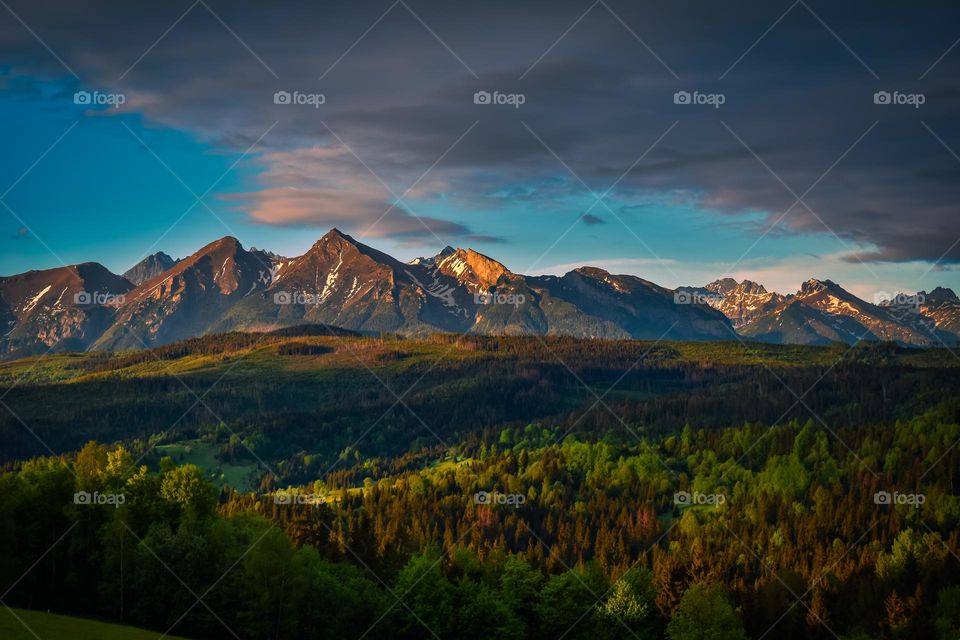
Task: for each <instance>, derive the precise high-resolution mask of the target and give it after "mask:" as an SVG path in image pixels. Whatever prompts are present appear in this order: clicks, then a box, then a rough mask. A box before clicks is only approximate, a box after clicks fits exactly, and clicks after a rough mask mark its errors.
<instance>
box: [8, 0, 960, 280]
mask: <svg viewBox="0 0 960 640" xmlns="http://www.w3.org/2000/svg"><path fill="white" fill-rule="evenodd" d="M958 17H960V7H957V6H956V3H950V2H927V3H919V4H910V5H909V6H908V5H906V4H904V3H897V2H869V3H867V2H860V3H858V2H849V3H842V5H839V6H838V5H837V3H829V2H818V1H813V0H796V1H795V2H793V3H792V4H791V3H790V2H789V1H785V2H769V1H766V2H759V1H743V2H733V3H723V4H722V5H719V4H716V3H707V2H702V1H696V2H693V1H688V0H680V1H678V2H671V3H665V2H656V3H654V2H636V1H634V2H619V1H616V0H596V1H594V2H593V3H591V2H590V1H589V0H588V1H585V2H572V1H568V0H552V1H550V2H539V1H536V0H529V1H525V2H522V3H518V2H500V1H498V0H485V1H484V2H479V3H460V2H439V1H436V0H430V1H426V0H386V1H384V2H379V1H377V2H362V3H342V2H305V1H304V2H299V1H296V0H290V1H284V2H280V3H262V2H249V1H247V0H234V1H232V2H225V1H223V2H221V1H215V0H185V1H183V2H165V3H129V2H111V1H102V2H96V3H76V2H65V1H61V0H56V1H54V0H31V1H30V2H26V1H25V0H5V4H4V5H3V7H2V8H0V118H2V123H3V131H4V136H3V146H2V148H3V153H2V154H0V274H2V275H10V274H13V273H18V272H22V271H26V270H30V269H43V268H52V267H57V266H61V265H63V264H74V263H78V262H85V261H97V262H101V263H102V264H104V265H105V266H107V267H108V268H110V269H111V270H113V271H116V272H122V271H124V270H125V269H127V268H129V267H130V266H131V265H132V264H134V263H135V262H137V261H138V260H139V259H141V258H142V257H144V256H145V255H148V254H150V253H153V252H156V251H160V250H162V251H165V252H167V253H168V254H170V255H172V256H174V257H182V256H186V255H189V254H191V253H193V252H194V251H196V250H197V249H198V248H200V247H201V246H203V245H204V244H206V243H208V242H211V241H213V240H215V239H217V238H219V237H222V236H224V235H233V236H236V237H237V238H239V239H240V240H241V242H242V243H243V244H244V246H247V247H249V246H256V247H258V248H263V249H268V250H271V251H274V252H276V253H279V254H281V255H287V256H295V255H299V254H301V253H303V252H304V251H306V250H307V249H308V248H309V247H310V246H311V245H312V244H313V243H314V242H315V241H316V240H317V239H318V238H319V237H320V236H321V235H323V233H325V232H326V231H327V230H328V229H330V228H331V227H337V228H339V229H341V230H342V231H344V232H346V233H350V234H351V235H353V236H354V237H356V238H357V239H359V240H361V241H363V242H366V243H367V244H370V245H372V246H375V247H377V248H379V249H381V250H384V251H387V252H388V253H391V254H392V255H395V256H396V257H398V258H401V259H411V258H413V257H416V256H421V255H432V254H435V253H437V252H438V251H439V250H440V249H441V248H442V247H443V246H445V245H452V246H459V247H472V248H474V249H476V250H478V251H481V252H483V253H485V254H487V255H490V256H492V257H495V258H497V259H499V260H501V261H502V262H504V263H505V264H506V265H507V266H508V267H509V268H510V269H512V270H514V271H516V272H519V273H528V274H540V273H555V274H561V273H564V272H566V271H568V270H570V269H572V268H575V267H577V266H580V265H584V264H590V265H594V266H600V267H603V268H605V269H608V270H610V271H612V272H616V273H630V274H635V275H638V276H641V277H644V278H647V279H649V280H652V281H654V282H657V283H659V284H662V285H664V286H668V287H676V286H680V285H697V284H705V283H707V282H709V281H712V280H714V279H717V278H719V277H725V276H729V277H735V278H737V279H742V278H749V279H752V280H755V281H758V282H761V283H763V284H764V285H766V286H767V288H768V289H771V290H778V291H783V292H791V291H795V290H796V289H797V288H798V287H799V285H800V283H801V282H803V281H804V280H806V279H807V278H810V277H816V278H821V279H831V280H834V281H836V282H838V283H840V284H841V285H843V286H844V287H846V288H847V289H849V290H851V291H853V292H854V293H857V294H858V295H861V296H864V297H872V296H876V295H877V294H879V293H881V292H896V291H908V292H913V291H917V290H930V289H932V288H933V287H935V286H938V285H943V286H950V287H953V288H955V289H958V290H960V274H958V271H957V265H958V262H960V242H958V241H960V215H958V213H960V211H958V208H957V202H958V198H957V195H958V193H957V192H958V190H960V157H958V155H957V152H960V124H958V123H957V121H956V117H955V116H956V113H958V109H957V107H958V106H960V90H958V88H957V82H956V80H957V77H958V72H960V46H957V43H958V39H960V26H958V25H960V20H958Z"/></svg>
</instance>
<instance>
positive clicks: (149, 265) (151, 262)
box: [123, 251, 180, 285]
mask: <svg viewBox="0 0 960 640" xmlns="http://www.w3.org/2000/svg"><path fill="white" fill-rule="evenodd" d="M178 262H180V261H179V260H174V259H173V258H171V257H170V256H168V255H167V254H165V253H164V252H163V251H159V252H157V253H155V254H153V255H150V256H147V257H146V258H144V259H143V260H141V261H140V262H138V263H137V264H135V265H133V266H132V267H130V268H129V269H127V270H126V271H124V272H123V277H124V278H126V279H127V280H129V281H130V282H132V283H133V284H134V285H138V284H140V283H142V282H146V281H147V280H149V279H150V278H153V277H155V276H158V275H160V274H161V273H163V272H164V271H166V270H167V269H170V268H172V267H173V266H174V265H175V264H177V263H178Z"/></svg>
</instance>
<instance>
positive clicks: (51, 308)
mask: <svg viewBox="0 0 960 640" xmlns="http://www.w3.org/2000/svg"><path fill="white" fill-rule="evenodd" d="M127 274H128V276H129V277H128V278H124V277H120V276H117V275H114V274H112V273H110V272H109V271H108V270H107V269H106V268H105V267H103V266H102V265H100V264H98V263H95V262H87V263H81V264H77V265H72V266H69V267H59V268H57V269H48V270H41V271H30V272H27V273H23V274H19V275H14V276H9V277H5V278H0V329H3V333H2V335H3V337H2V339H0V355H2V356H5V357H9V356H11V355H19V354H30V353H41V352H43V351H46V350H47V349H50V348H53V349H61V350H67V349H105V350H117V349H139V348H142V347H144V346H153V345H159V344H165V343H168V342H172V341H176V340H180V339H182V338H186V337H192V336H197V335H202V334H204V333H209V332H214V331H230V330H258V331H261V330H272V329H277V328H282V327H289V326H298V325H311V324H312V325H317V326H333V327H340V328H343V329H348V330H353V331H359V332H366V333H379V332H392V333H398V334H403V335H412V336H418V335H426V334H430V333H434V332H438V331H441V332H443V331H449V332H457V333H460V332H462V333H467V332H473V333H482V334H510V335H524V334H527V335H529V334H538V335H547V334H550V335H570V336H577V337H593V338H607V337H609V338H614V337H616V338H625V337H632V338H637V339H651V340H652V339H658V338H663V339H667V340H670V339H675V340H727V339H730V338H731V337H732V335H731V331H733V330H736V331H737V332H739V333H740V334H741V335H742V336H744V337H747V338H752V339H756V340H764V341H771V342H788V343H808V344H826V343H829V342H832V341H836V340H841V341H845V342H849V343H853V342H856V341H858V340H894V341H897V342H899V343H902V344H909V345H929V344H938V343H939V342H941V341H942V342H944V343H947V344H955V343H957V341H958V338H960V300H958V298H957V296H956V294H955V293H954V292H953V291H952V290H950V289H946V288H943V287H937V288H935V289H933V290H932V291H931V292H930V293H929V294H928V293H924V292H920V294H922V295H920V294H918V295H917V296H915V298H916V299H917V300H920V299H922V300H923V302H922V303H918V304H916V305H912V306H911V305H894V306H878V305H874V304H872V303H870V302H867V301H864V300H861V299H860V298H858V297H856V296H855V295H853V294H851V293H849V292H848V291H846V290H844V289H843V288H842V287H841V286H840V285H838V284H836V283H835V282H833V281H831V280H820V279H817V278H811V279H809V280H807V281H806V282H804V283H803V284H802V285H801V286H800V289H799V290H798V291H797V293H796V294H790V295H783V294H780V293H777V292H769V291H767V290H766V288H765V287H764V286H763V285H762V284H760V283H758V282H754V281H752V280H741V281H739V282H738V281H737V280H735V279H734V278H730V277H724V278H720V279H717V280H715V281H713V282H711V283H709V284H708V285H706V286H704V287H682V288H680V289H677V290H676V291H674V290H672V289H668V288H665V287H662V286H660V285H657V284H656V283H653V282H650V281H648V280H644V279H643V278H640V277H637V276H634V275H614V274H611V273H610V272H609V271H607V270H605V269H602V268H599V267H594V266H589V265H585V266H582V267H579V268H577V269H575V270H573V271H570V272H568V273H566V274H564V275H562V276H526V275H523V274H518V273H514V272H512V271H511V270H510V269H508V268H507V267H506V266H505V265H504V264H503V263H501V262H499V261H498V260H496V259H494V258H492V257H490V256H487V255H484V254H483V253H480V252H479V251H476V250H474V249H470V248H466V249H460V248H454V247H450V246H447V247H444V248H443V249H442V250H441V251H440V252H439V253H437V254H436V255H434V256H432V257H424V258H417V259H415V260H412V261H410V262H408V263H404V262H401V261H399V260H397V259H396V258H394V257H393V256H390V255H389V254H386V253H384V252H382V251H380V250H378V249H375V248H373V247H371V246H368V245H366V244H364V243H362V242H359V241H358V240H356V239H355V238H354V237H352V236H350V235H348V234H346V233H344V232H342V231H340V230H339V229H337V228H333V229H330V231H328V232H327V233H325V234H324V235H323V236H322V237H320V238H319V239H318V240H317V241H316V242H315V243H314V244H313V245H312V246H311V247H310V248H309V249H308V250H307V251H306V252H305V253H304V254H303V255H301V256H298V257H293V258H285V257H282V256H279V255H276V254H273V253H271V252H269V251H264V250H262V249H254V248H253V247H251V248H250V249H249V250H248V249H245V248H244V247H243V245H242V244H241V243H240V241H239V240H238V239H237V238H234V237H232V236H225V237H223V238H219V239H217V240H215V241H213V242H210V243H208V244H206V245H205V246H203V247H201V248H200V249H199V250H197V251H196V252H195V253H193V254H192V255H190V256H187V257H186V258H183V259H180V260H174V259H173V258H171V257H170V256H169V255H167V254H165V253H163V252H158V253H156V254H153V255H152V256H147V258H145V259H144V260H142V261H141V262H140V263H138V264H137V265H135V267H134V268H133V269H131V270H130V271H128V272H127ZM87 293H91V294H95V295H91V296H88V295H87ZM81 294H83V295H81ZM75 296H77V297H76V298H75ZM76 301H80V302H76Z"/></svg>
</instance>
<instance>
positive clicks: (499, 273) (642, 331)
mask: <svg viewBox="0 0 960 640" xmlns="http://www.w3.org/2000/svg"><path fill="white" fill-rule="evenodd" d="M271 323H272V324H274V325H280V326H290V325H295V324H309V323H322V324H326V325H331V326H337V327H342V328H345V329H352V330H356V331H366V332H379V331H385V332H395V333H400V334H404V335H425V334H428V333H433V332H436V331H452V332H461V333H466V332H472V333H493V334H507V335H533V334H535V335H546V334H563V335H576V336H583V337H634V338H648V339H656V338H659V337H661V336H664V334H665V333H666V334H667V335H666V336H664V337H668V338H672V339H695V340H717V339H723V338H725V337H729V336H730V331H731V329H730V326H729V323H728V322H727V321H726V319H725V318H724V317H723V316H722V315H721V314H719V313H717V312H715V311H713V310H711V309H709V308H707V307H704V306H701V305H686V306H685V305H677V304H675V303H674V300H673V291H671V290H669V289H664V288H662V287H658V286H657V285H654V284H653V283H650V282H647V281H645V280H641V279H640V278H634V277H632V276H611V275H610V274H609V273H607V272H606V271H603V270H600V269H591V268H584V269H578V270H576V271H573V272H571V273H568V274H567V275H565V276H563V277H562V278H551V277H539V278H536V277H526V276H521V275H517V274H514V273H512V272H510V270H508V269H507V268H506V267H505V266H504V265H502V264H501V263H499V262H497V261H496V260H494V259H492V258H489V257H487V256H485V255H483V254H481V253H478V252H476V251H473V250H463V249H452V248H449V247H448V248H446V249H444V250H443V251H441V252H440V253H439V254H437V255H436V256H433V257H430V258H419V259H417V260H414V261H412V262H410V263H402V262H399V261H398V260H396V259H395V258H392V257H390V256H388V255H387V254H385V253H382V252H380V251H377V250H376V249H373V248H371V247H368V246H366V245H364V244H361V243H359V242H357V241H356V240H354V239H353V238H351V237H350V236H347V235H344V234H342V233H340V232H339V231H337V230H336V229H334V230H333V231H331V232H330V233H328V234H327V235H325V236H324V237H323V238H321V239H320V241H318V242H317V243H316V244H315V245H314V246H313V247H312V248H311V249H310V250H309V251H308V252H307V253H306V254H304V255H303V256H301V257H300V258H297V259H296V260H294V261H293V262H292V263H291V264H290V265H289V266H288V267H286V268H285V269H284V270H283V271H281V272H280V274H279V276H278V277H277V279H276V280H275V281H274V282H273V283H272V284H271V285H270V287H268V288H267V289H265V290H264V291H263V292H259V293H257V294H255V295H251V296H247V297H246V298H245V299H244V300H243V301H242V302H241V303H240V304H238V305H237V306H236V307H235V308H234V309H233V310H232V311H231V312H230V313H228V314H227V315H226V317H225V318H224V320H223V321H222V322H221V323H220V324H219V325H218V327H217V328H218V330H229V329H253V328H256V327H263V326H267V325H270V324H271Z"/></svg>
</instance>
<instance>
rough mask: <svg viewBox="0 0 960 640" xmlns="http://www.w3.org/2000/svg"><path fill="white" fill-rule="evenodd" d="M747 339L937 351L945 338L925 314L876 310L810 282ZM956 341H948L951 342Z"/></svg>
mask: <svg viewBox="0 0 960 640" xmlns="http://www.w3.org/2000/svg"><path fill="white" fill-rule="evenodd" d="M740 333H741V334H742V335H744V336H746V337H749V338H753V339H756V340H761V341H764V342H780V343H789V344H828V343H830V342H837V341H839V342H846V343H847V344H854V343H855V342H858V341H860V340H889V341H894V342H898V343H900V344H904V345H911V346H919V347H929V346H937V345H938V344H939V343H940V342H941V341H942V340H943V338H944V336H945V334H943V333H942V332H941V333H936V331H935V327H934V325H933V322H932V321H930V320H929V319H928V318H926V317H925V316H923V315H922V314H920V313H919V312H915V313H903V312H902V310H897V309H894V308H891V307H887V306H880V305H875V304H871V303H869V302H866V301H864V300H861V299H860V298H858V297H856V296H855V295H853V294H851V293H850V292H848V291H846V290H845V289H843V288H842V287H840V286H839V285H838V284H836V283H834V282H831V281H830V280H816V279H810V280H807V281H806V282H804V283H803V285H801V287H800V290H799V291H798V292H797V293H796V295H795V296H793V297H791V298H789V299H787V300H786V302H784V303H783V304H781V305H780V306H778V307H776V308H774V309H772V310H771V311H768V312H767V313H764V314H762V315H760V316H758V317H756V318H754V319H753V320H752V321H750V322H749V323H747V324H745V325H744V326H742V327H741V329H740ZM946 337H947V338H948V339H951V340H952V338H950V337H949V336H946Z"/></svg>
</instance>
